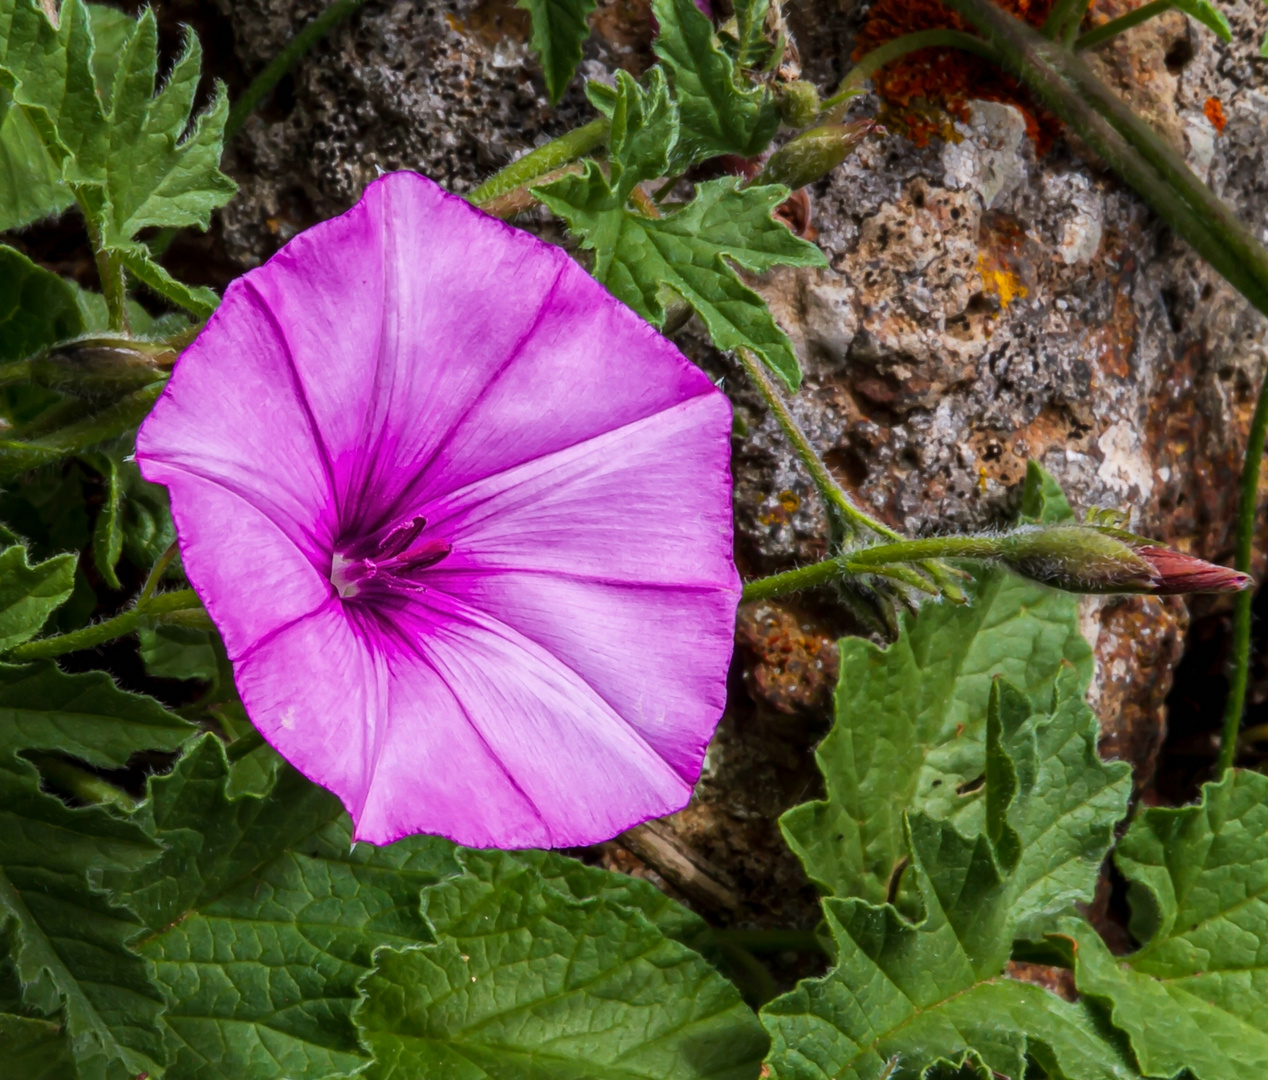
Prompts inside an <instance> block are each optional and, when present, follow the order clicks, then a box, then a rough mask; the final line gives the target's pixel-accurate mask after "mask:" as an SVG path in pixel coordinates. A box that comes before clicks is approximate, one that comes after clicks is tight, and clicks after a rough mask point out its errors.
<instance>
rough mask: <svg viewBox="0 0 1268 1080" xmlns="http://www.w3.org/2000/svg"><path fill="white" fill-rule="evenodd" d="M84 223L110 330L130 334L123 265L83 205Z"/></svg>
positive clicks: (81, 206)
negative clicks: (109, 250) (107, 249)
mask: <svg viewBox="0 0 1268 1080" xmlns="http://www.w3.org/2000/svg"><path fill="white" fill-rule="evenodd" d="M80 208H81V209H82V210H84V221H85V222H86V224H87V228H88V239H89V240H90V241H91V242H92V250H93V259H94V260H95V261H96V263H97V277H98V278H100V280H101V295H102V296H103V297H105V301H106V318H107V319H108V320H109V326H110V329H111V330H113V331H114V332H115V333H122V334H126V333H128V330H129V327H128V290H127V280H126V279H125V278H124V276H123V264H122V263H120V262H119V261H118V260H117V259H115V258H114V257H113V256H111V254H110V253H109V252H108V251H106V249H105V245H104V243H103V241H102V238H101V229H100V228H99V227H98V226H97V225H96V223H95V222H94V221H93V219H92V217H91V216H89V214H88V212H87V210H86V209H84V207H83V204H82V203H81V204H80Z"/></svg>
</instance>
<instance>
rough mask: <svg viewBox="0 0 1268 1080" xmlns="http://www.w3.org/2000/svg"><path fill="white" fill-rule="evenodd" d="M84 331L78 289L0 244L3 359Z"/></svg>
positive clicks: (35, 350)
mask: <svg viewBox="0 0 1268 1080" xmlns="http://www.w3.org/2000/svg"><path fill="white" fill-rule="evenodd" d="M83 330H84V322H83V318H82V317H81V316H80V313H79V306H78V305H77V304H76V302H75V290H74V289H73V288H72V287H71V286H70V285H69V284H67V283H66V282H65V281H63V280H62V279H61V278H59V277H58V276H57V275H56V274H54V273H50V272H49V271H48V270H45V269H44V268H43V267H40V266H36V265H35V263H33V262H31V260H30V259H28V258H27V257H26V256H25V255H23V254H22V253H21V252H20V251H14V249H13V248H11V247H8V246H7V245H4V244H0V362H3V361H5V360H23V359H25V358H26V357H29V356H34V355H35V354H36V353H38V352H39V351H40V350H41V349H45V348H47V347H48V346H50V345H54V344H56V343H57V342H59V341H65V340H66V339H67V338H72V337H75V336H76V335H77V334H81V333H83Z"/></svg>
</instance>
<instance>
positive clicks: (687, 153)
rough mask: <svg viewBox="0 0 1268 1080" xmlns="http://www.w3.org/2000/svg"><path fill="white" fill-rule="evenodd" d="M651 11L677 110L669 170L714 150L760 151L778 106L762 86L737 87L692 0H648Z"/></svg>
mask: <svg viewBox="0 0 1268 1080" xmlns="http://www.w3.org/2000/svg"><path fill="white" fill-rule="evenodd" d="M652 13H653V14H654V15H655V16H656V21H657V22H658V23H660V36H659V37H657V39H656V42H655V45H654V48H655V50H656V55H657V56H659V57H660V58H661V60H662V61H663V62H664V65H665V67H666V69H668V72H669V78H670V81H671V82H672V83H673V87H674V96H675V98H676V99H677V101H678V109H679V111H680V113H681V116H682V133H681V136H680V138H679V141H678V147H677V151H676V153H675V155H674V156H675V168H674V171H675V172H680V171H682V170H683V169H685V168H686V167H687V166H689V165H692V164H695V163H696V162H698V161H702V160H704V159H705V158H709V157H714V156H716V155H718V154H738V155H739V156H740V157H756V156H757V155H758V154H760V153H762V152H763V151H765V149H766V148H767V146H768V145H769V144H770V140H771V137H772V136H773V135H774V134H775V130H776V128H778V126H779V112H778V110H777V109H776V107H775V104H774V102H773V101H772V99H771V96H770V94H769V93H767V91H766V90H765V89H764V88H762V87H754V88H741V86H740V85H739V82H738V81H737V79H738V77H737V74H736V71H735V65H734V64H733V63H732V61H731V58H730V57H729V56H727V54H726V53H725V52H723V51H722V50H721V49H720V48H719V47H718V43H717V41H716V39H715V38H714V34H713V24H712V23H711V22H710V21H709V19H708V17H707V16H706V15H704V13H703V12H701V11H700V9H699V8H697V7H696V5H695V0H652Z"/></svg>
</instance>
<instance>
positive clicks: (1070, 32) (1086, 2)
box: [1043, 0, 1091, 44]
mask: <svg viewBox="0 0 1268 1080" xmlns="http://www.w3.org/2000/svg"><path fill="white" fill-rule="evenodd" d="M1090 6H1091V5H1090V0H1057V2H1056V3H1055V4H1053V5H1052V10H1051V11H1049V12H1048V17H1047V18H1046V19H1045V20H1044V24H1043V36H1044V37H1046V38H1051V39H1052V40H1053V41H1060V42H1064V43H1065V44H1069V43H1070V41H1071V40H1072V39H1073V38H1074V35H1075V34H1077V33H1078V32H1079V23H1081V22H1082V21H1083V16H1084V15H1085V14H1086V13H1087V9H1088V8H1089V7H1090Z"/></svg>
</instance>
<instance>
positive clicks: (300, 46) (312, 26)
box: [225, 0, 365, 143]
mask: <svg viewBox="0 0 1268 1080" xmlns="http://www.w3.org/2000/svg"><path fill="white" fill-rule="evenodd" d="M364 4H365V0H334V3H332V4H331V5H330V6H329V7H328V8H326V10H325V11H323V12H322V13H321V14H320V15H318V16H317V18H315V19H314V20H313V21H312V22H310V23H309V24H308V25H307V26H305V27H304V29H303V30H301V31H300V32H299V33H298V34H296V35H295V36H294V37H293V38H291V40H290V41H289V42H288V43H287V45H286V48H284V49H283V50H282V51H281V52H280V53H278V54H277V56H275V57H274V58H273V59H272V61H271V62H270V63H269V65H268V66H267V67H266V68H265V69H264V70H263V71H261V72H260V74H258V75H257V76H256V77H255V78H254V79H252V80H251V84H250V85H249V86H248V87H247V88H246V90H244V91H243V92H242V95H241V96H240V97H239V98H238V100H237V101H235V102H234V103H233V107H232V108H231V109H230V110H229V119H228V120H226V121H225V142H226V143H227V142H229V140H230V139H232V138H233V137H234V136H235V135H236V134H237V133H238V132H239V131H241V130H242V125H243V124H245V123H246V122H247V118H248V117H249V116H250V115H251V114H252V113H253V112H254V111H255V109H256V106H258V105H259V104H260V102H261V101H263V100H264V98H265V97H266V96H268V93H269V91H270V90H272V89H273V87H275V86H276V85H277V84H278V83H279V82H281V81H282V79H283V78H284V77H285V76H286V73H287V72H289V71H290V70H291V68H293V67H294V66H295V65H296V64H297V63H298V62H299V61H300V59H301V58H302V57H303V56H304V54H305V53H306V52H308V50H309V49H311V48H312V47H313V46H314V45H316V44H317V42H319V41H320V40H321V39H322V38H324V37H325V36H326V35H327V34H329V33H330V31H332V30H333V29H334V28H335V27H336V26H338V25H339V24H340V23H341V22H343V21H344V20H345V19H347V18H349V17H351V16H352V15H354V14H355V13H356V12H357V10H358V9H359V8H361V7H362V5H364Z"/></svg>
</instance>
